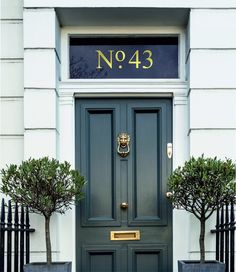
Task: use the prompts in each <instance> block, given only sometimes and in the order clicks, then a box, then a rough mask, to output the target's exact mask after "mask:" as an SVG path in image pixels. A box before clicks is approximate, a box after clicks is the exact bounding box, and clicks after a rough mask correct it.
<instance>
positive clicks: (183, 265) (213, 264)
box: [178, 261, 225, 272]
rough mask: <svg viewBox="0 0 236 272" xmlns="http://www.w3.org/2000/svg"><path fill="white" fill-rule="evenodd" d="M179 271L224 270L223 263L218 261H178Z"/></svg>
mask: <svg viewBox="0 0 236 272" xmlns="http://www.w3.org/2000/svg"><path fill="white" fill-rule="evenodd" d="M178 271H179V272H224V271H225V264H224V263H221V262H218V261H206V262H205V263H200V262H199V261H178Z"/></svg>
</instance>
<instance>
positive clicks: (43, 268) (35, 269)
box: [24, 262, 71, 272]
mask: <svg viewBox="0 0 236 272" xmlns="http://www.w3.org/2000/svg"><path fill="white" fill-rule="evenodd" d="M24 272H71V262H57V263H52V264H51V265H47V264H46V263H30V264H26V265H25V266H24Z"/></svg>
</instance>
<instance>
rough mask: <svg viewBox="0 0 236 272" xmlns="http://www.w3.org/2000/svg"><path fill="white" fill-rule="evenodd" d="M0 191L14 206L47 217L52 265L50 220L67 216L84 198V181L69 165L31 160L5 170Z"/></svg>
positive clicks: (46, 160) (46, 225)
mask: <svg viewBox="0 0 236 272" xmlns="http://www.w3.org/2000/svg"><path fill="white" fill-rule="evenodd" d="M1 174H2V184H1V187H0V190H1V191H2V192H3V193H4V194H6V195H8V196H10V197H11V198H12V200H13V201H14V202H17V203H20V204H22V205H24V206H28V208H29V210H30V211H32V212H34V213H38V214H41V215H43V216H44V217H45V234H46V248H47V263H48V264H50V263H51V242H50V229H49V226H50V224H49V223H50V217H51V215H52V214H53V213H54V212H57V213H61V214H64V213H65V211H66V210H68V209H70V208H71V204H72V203H74V200H75V198H76V199H77V200H80V199H82V198H83V192H82V188H83V186H84V184H85V179H84V177H83V176H81V175H80V173H79V171H77V170H73V169H71V166H70V164H69V163H68V162H64V163H60V162H59V161H58V160H56V159H49V158H48V157H44V158H41V159H29V160H27V161H23V162H22V164H21V165H19V166H17V165H13V164H12V165H10V166H7V168H6V169H2V171H1Z"/></svg>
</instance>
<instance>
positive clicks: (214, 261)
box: [178, 260, 224, 264]
mask: <svg viewBox="0 0 236 272" xmlns="http://www.w3.org/2000/svg"><path fill="white" fill-rule="evenodd" d="M178 262H180V263H186V264H196V263H198V264H200V263H201V262H200V261H199V260H178ZM212 263H222V264H224V263H223V262H220V261H217V260H206V261H205V262H204V263H202V264H212Z"/></svg>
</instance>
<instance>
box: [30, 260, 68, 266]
mask: <svg viewBox="0 0 236 272" xmlns="http://www.w3.org/2000/svg"><path fill="white" fill-rule="evenodd" d="M71 263H72V262H68V261H65V262H52V263H51V264H47V263H46V262H33V263H28V264H25V265H49V266H50V265H57V264H71Z"/></svg>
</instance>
